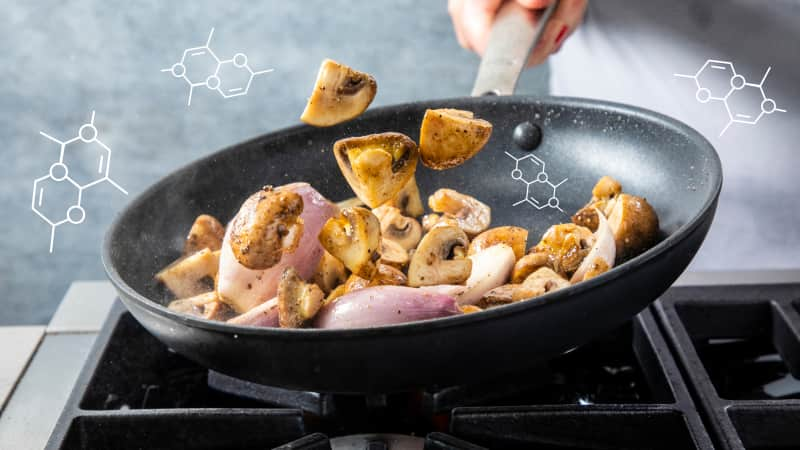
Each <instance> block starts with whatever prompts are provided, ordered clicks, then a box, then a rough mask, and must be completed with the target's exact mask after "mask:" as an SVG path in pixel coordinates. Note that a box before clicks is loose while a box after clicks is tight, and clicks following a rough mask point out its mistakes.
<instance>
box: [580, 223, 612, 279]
mask: <svg viewBox="0 0 800 450" xmlns="http://www.w3.org/2000/svg"><path fill="white" fill-rule="evenodd" d="M597 218H598V224H597V230H596V231H595V232H594V238H595V239H594V244H593V245H592V248H591V249H589V253H587V254H586V257H585V258H583V261H582V262H581V264H580V266H578V269H577V270H576V271H575V273H574V274H573V275H572V278H571V279H570V282H571V283H577V282H579V281H583V280H584V279H585V278H586V275H587V273H588V272H590V271H592V269H593V268H594V267H597V266H598V265H600V266H605V267H606V270H608V269H611V268H612V267H614V258H615V257H616V252H617V247H616V244H615V243H614V233H613V232H612V231H611V227H610V226H609V225H608V221H607V220H606V217H605V216H604V215H603V214H602V213H601V212H599V211H597ZM595 275H596V274H595Z"/></svg>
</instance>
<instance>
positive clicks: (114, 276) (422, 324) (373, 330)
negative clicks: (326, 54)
mask: <svg viewBox="0 0 800 450" xmlns="http://www.w3.org/2000/svg"><path fill="white" fill-rule="evenodd" d="M521 100H523V101H525V100H527V101H530V102H532V103H534V104H548V103H550V104H553V106H568V107H581V108H587V109H589V108H592V109H599V110H603V111H609V112H613V113H618V114H624V115H626V116H636V117H644V118H646V119H647V120H648V121H651V122H656V123H661V124H662V125H666V126H669V127H670V128H673V129H675V130H676V131H677V132H679V133H682V134H684V135H687V136H690V137H691V138H692V140H693V141H695V142H697V144H699V145H698V146H697V147H698V148H701V149H702V148H703V147H705V149H706V150H708V156H709V160H710V161H709V162H710V165H712V166H713V169H714V170H709V175H710V177H709V185H710V193H711V194H710V195H709V196H708V197H707V198H706V199H705V201H704V202H703V204H702V206H701V207H700V209H699V210H698V212H697V213H696V214H695V215H694V216H693V217H692V218H691V219H690V220H688V221H687V222H686V223H684V224H683V225H681V226H680V227H679V228H678V229H676V230H675V231H674V232H672V233H671V234H670V235H668V236H666V237H665V238H664V239H663V240H661V241H660V242H658V243H657V244H656V245H654V246H653V247H651V248H650V249H648V250H647V251H645V252H644V253H642V254H640V255H638V256H636V257H634V258H632V259H630V260H628V261H626V262H625V263H623V264H621V265H619V266H615V267H614V268H612V270H610V271H608V272H606V273H603V274H601V275H599V276H597V277H595V278H592V279H591V280H587V281H583V282H581V283H578V284H576V285H572V286H569V287H568V288H565V289H561V290H558V291H555V292H551V293H548V294H545V295H543V296H540V297H536V298H532V299H528V300H523V301H519V302H515V303H512V304H509V305H503V306H500V307H495V308H491V309H487V310H484V311H481V312H479V313H472V314H462V315H456V316H448V317H441V318H436V319H426V320H417V321H413V322H406V323H400V324H392V325H379V326H375V327H369V328H349V329H319V328H298V329H292V328H273V327H256V326H243V325H230V324H228V323H226V322H217V321H211V320H206V319H200V318H195V317H191V316H188V315H184V314H180V313H176V312H173V311H171V310H170V309H168V308H167V307H166V306H164V305H161V304H160V303H158V302H156V301H154V300H151V299H149V298H147V297H145V296H144V295H142V294H140V293H139V292H138V291H137V290H136V289H134V288H133V287H132V286H130V285H129V284H128V283H127V282H125V280H124V279H123V278H122V276H121V275H120V274H119V272H118V271H117V269H116V267H114V265H113V264H112V261H113V260H112V257H111V239H112V236H113V235H114V234H115V230H117V229H118V228H119V227H120V226H121V222H122V219H123V217H124V216H125V213H126V212H127V211H129V210H131V209H133V208H135V207H136V206H137V205H139V204H140V203H142V202H143V201H144V200H145V199H146V198H147V197H149V196H150V194H151V193H152V192H153V191H157V190H159V189H160V188H161V187H162V186H163V185H164V184H166V183H169V182H170V179H171V178H172V177H173V176H175V175H177V174H178V173H181V172H183V171H185V170H189V169H190V168H191V167H192V166H195V165H197V164H201V163H202V162H205V161H208V160H213V159H215V158H217V157H219V156H220V155H222V154H224V153H225V152H228V151H231V150H234V149H236V148H239V147H241V146H243V145H247V144H252V143H256V142H260V141H263V140H265V139H269V138H270V137H272V136H275V135H278V134H280V135H291V134H296V133H298V132H303V131H307V130H309V129H312V128H311V127H310V126H309V125H304V124H298V125H292V126H289V127H285V128H281V129H278V130H274V131H271V132H268V133H265V134H261V135H259V136H256V137H253V138H252V139H248V140H245V141H242V142H239V143H236V144H233V145H230V146H227V147H224V148H222V149H220V150H217V151H215V152H213V153H211V154H209V155H206V156H204V157H202V158H199V159H196V160H193V161H191V162H189V163H187V164H184V165H183V166H181V167H180V168H178V169H175V170H173V171H171V172H170V173H168V174H167V175H165V176H163V177H161V178H160V179H159V180H158V181H156V182H155V183H153V184H152V185H151V186H149V187H148V188H146V189H145V190H144V191H142V192H141V193H140V194H139V195H138V196H137V197H136V198H134V199H133V201H131V203H130V204H128V205H127V206H126V207H125V208H124V209H123V210H122V211H120V212H118V213H117V214H116V216H115V217H114V220H113V221H112V223H111V226H110V227H109V228H108V230H107V232H106V234H105V237H104V240H103V249H102V253H101V258H102V263H103V267H104V269H105V272H106V276H107V277H108V278H109V280H110V281H111V283H112V284H113V285H114V286H115V288H116V289H117V290H118V291H120V292H121V293H122V294H123V295H120V296H121V297H125V296H127V297H128V298H129V299H131V300H133V301H134V302H135V303H137V304H138V305H139V306H141V307H142V308H144V309H145V310H147V311H148V312H150V313H152V314H156V315H158V316H161V317H164V318H166V319H168V320H171V321H173V322H176V323H179V324H181V325H185V326H190V327H193V328H200V329H203V330H208V331H213V332H220V333H226V334H230V335H232V336H233V335H236V336H239V335H244V336H257V337H262V338H275V339H279V340H280V339H308V340H317V339H325V340H328V339H332V338H337V339H351V338H353V339H356V338H358V339H360V338H363V337H365V336H375V335H383V336H391V335H405V334H409V333H416V334H422V333H430V332H435V331H436V330H439V329H442V328H450V327H457V326H462V325H467V324H470V323H477V322H483V321H488V320H494V319H497V318H500V317H505V316H507V315H511V314H517V313H519V312H520V311H523V310H527V309H534V308H545V307H547V306H548V305H551V304H553V303H556V302H564V301H569V298H570V297H573V296H577V295H578V294H580V293H583V292H585V291H586V290H589V289H594V288H597V287H599V286H602V285H604V284H607V283H609V282H611V281H613V280H615V279H617V278H619V277H620V276H622V275H623V274H625V273H627V272H629V271H631V270H634V269H635V268H636V267H637V266H639V265H641V264H643V263H646V262H648V261H650V260H652V259H654V258H655V257H658V256H661V255H662V254H663V253H665V252H667V251H668V250H670V249H671V248H674V247H675V246H676V245H677V244H678V243H679V242H680V241H682V240H684V239H686V238H687V237H688V236H689V235H691V234H692V232H693V231H694V230H695V229H697V228H698V227H699V226H701V225H702V223H703V221H704V219H705V217H706V215H707V213H708V211H709V210H710V209H712V208H714V205H715V204H716V202H717V200H718V198H719V195H720V192H721V189H722V181H723V173H722V163H721V161H720V158H719V155H718V154H717V152H716V149H714V147H713V145H711V143H710V142H709V141H708V140H707V139H706V138H705V137H704V136H703V135H702V134H700V132H698V131H697V130H695V129H694V128H692V127H691V126H689V125H687V124H685V123H683V122H681V121H679V120H677V119H674V118H672V117H669V116H666V115H664V114H661V113H659V112H656V111H652V110H648V109H646V108H641V107H638V106H633V105H627V104H622V103H617V102H611V101H605V100H596V99H587V98H579V97H561V96H523V95H514V96H500V97H498V96H490V97H449V98H442V99H430V100H423V101H415V102H407V103H398V104H392V105H385V106H381V107H377V108H374V109H371V110H369V111H367V112H365V113H364V114H363V115H362V116H361V118H365V119H366V118H370V117H372V116H376V115H381V114H384V112H385V111H389V110H392V109H398V108H402V107H415V106H416V107H419V106H420V105H430V104H432V103H441V104H444V105H446V104H447V103H448V102H464V101H469V102H472V103H483V102H487V103H488V102H493V103H510V104H511V103H519V102H520V101H521Z"/></svg>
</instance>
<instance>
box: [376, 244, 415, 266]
mask: <svg viewBox="0 0 800 450" xmlns="http://www.w3.org/2000/svg"><path fill="white" fill-rule="evenodd" d="M408 260H409V257H408V250H406V249H405V248H403V246H402V245H400V244H398V243H397V242H395V241H392V240H389V239H386V238H385V237H384V238H381V259H380V261H381V262H383V263H384V264H388V265H390V266H393V267H396V268H398V269H402V268H403V267H405V266H406V265H407V264H408Z"/></svg>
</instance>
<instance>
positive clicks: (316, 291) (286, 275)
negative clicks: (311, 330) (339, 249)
mask: <svg viewBox="0 0 800 450" xmlns="http://www.w3.org/2000/svg"><path fill="white" fill-rule="evenodd" d="M323 298H325V294H324V293H323V292H322V289H320V288H319V286H317V285H316V284H313V283H306V282H305V281H303V279H302V278H300V275H298V274H297V271H296V270H294V268H292V267H287V268H286V269H285V270H284V271H283V273H282V274H281V280H280V283H278V323H279V324H280V326H281V328H300V327H303V326H305V325H306V324H308V322H309V321H310V320H311V319H313V318H314V316H315V315H316V314H317V311H319V308H320V307H321V306H322V299H323Z"/></svg>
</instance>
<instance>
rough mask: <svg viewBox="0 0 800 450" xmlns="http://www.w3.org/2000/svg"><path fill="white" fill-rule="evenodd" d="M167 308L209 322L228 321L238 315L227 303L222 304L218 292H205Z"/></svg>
mask: <svg viewBox="0 0 800 450" xmlns="http://www.w3.org/2000/svg"><path fill="white" fill-rule="evenodd" d="M167 308H169V309H171V310H173V311H176V312H179V313H182V314H188V315H190V316H195V317H202V318H204V319H208V320H220V321H226V320H228V319H230V318H232V317H234V316H235V315H236V313H235V312H234V311H233V309H231V308H230V307H229V306H228V305H226V304H225V303H222V302H221V301H220V299H219V295H217V292H216V291H209V292H204V293H202V294H198V295H195V296H193V297H188V298H181V299H178V300H173V301H171V302H170V303H169V305H167Z"/></svg>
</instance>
